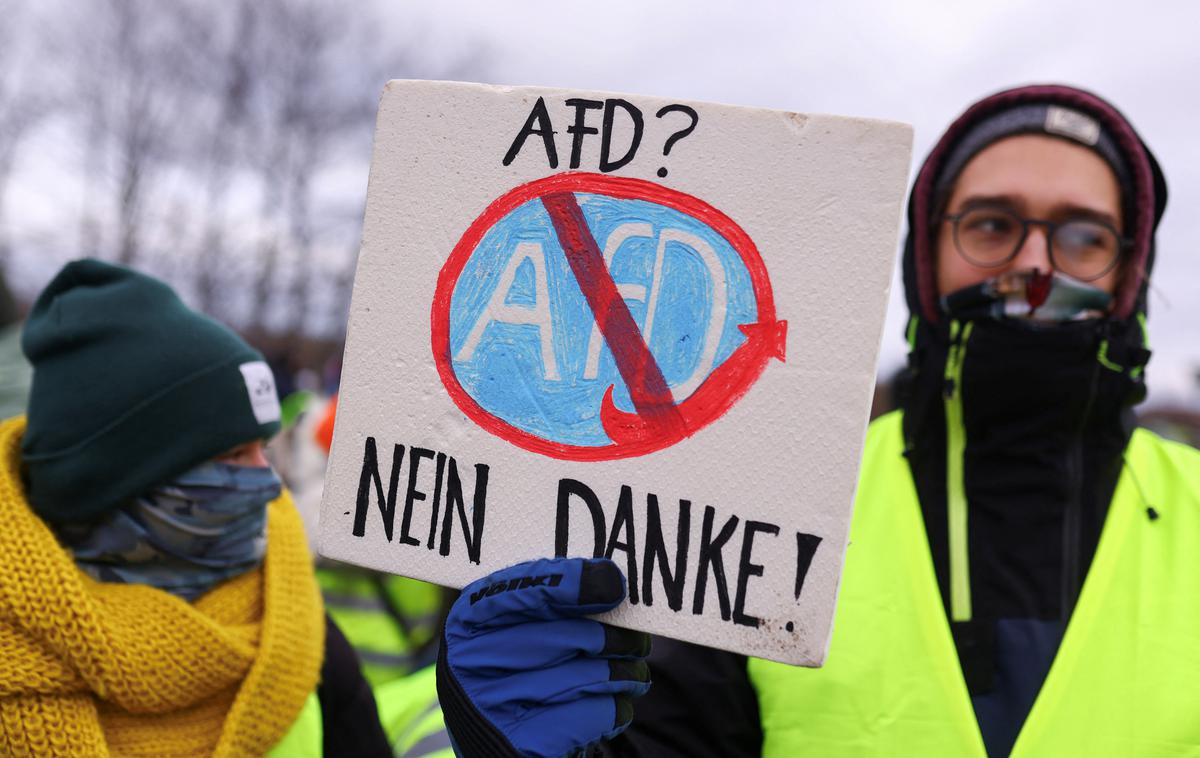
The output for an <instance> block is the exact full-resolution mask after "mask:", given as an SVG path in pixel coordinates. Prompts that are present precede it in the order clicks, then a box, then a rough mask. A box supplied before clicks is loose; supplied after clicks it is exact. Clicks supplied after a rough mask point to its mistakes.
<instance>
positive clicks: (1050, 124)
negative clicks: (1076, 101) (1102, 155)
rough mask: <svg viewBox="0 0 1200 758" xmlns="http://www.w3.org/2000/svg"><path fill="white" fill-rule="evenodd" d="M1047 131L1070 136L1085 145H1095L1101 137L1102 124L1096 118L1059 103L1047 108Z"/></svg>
mask: <svg viewBox="0 0 1200 758" xmlns="http://www.w3.org/2000/svg"><path fill="white" fill-rule="evenodd" d="M1046 131H1048V132H1050V133H1052V134H1061V135H1062V136H1064V137H1070V138H1071V139H1073V140H1076V141H1078V142H1082V143H1083V144H1085V145H1094V144H1096V141H1097V140H1099V139H1100V124H1098V123H1096V120H1095V119H1094V118H1092V117H1091V116H1088V115H1086V114H1083V113H1080V112H1079V111H1073V110H1071V109H1070V108H1062V107H1060V106H1057V105H1051V106H1050V107H1049V108H1047V109H1046Z"/></svg>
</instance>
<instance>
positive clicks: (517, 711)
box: [437, 558, 650, 758]
mask: <svg viewBox="0 0 1200 758" xmlns="http://www.w3.org/2000/svg"><path fill="white" fill-rule="evenodd" d="M624 599H625V580H624V577H622V576H621V571H620V569H618V568H617V566H616V564H614V563H613V562H612V561H610V560H607V559H595V560H590V559H583V558H557V559H553V560H550V559H547V560H537V561H528V562H526V563H519V564H517V565H515V566H510V567H508V568H506V569H503V570H502V571H497V572H496V573H494V574H492V575H491V576H488V577H485V578H484V579H480V580H479V581H477V582H474V583H473V584H470V585H468V586H467V587H466V588H465V589H464V590H463V592H462V595H461V596H460V597H459V598H458V600H457V601H456V602H455V603H454V605H453V607H451V609H450V614H449V616H448V617H447V618H446V628H445V632H444V633H443V639H442V646H441V651H440V652H439V654H438V662H437V690H438V699H439V700H440V701H441V704H442V713H443V715H444V717H445V720H446V727H447V728H448V729H449V731H450V734H451V736H452V738H453V741H454V747H455V752H456V753H458V755H459V756H466V757H467V758H475V757H476V756H487V757H488V758H491V757H492V756H536V757H537V758H558V757H559V756H564V755H570V754H572V753H575V752H577V751H582V750H586V749H587V748H588V747H590V746H592V745H594V744H596V743H598V742H599V741H601V740H604V739H608V738H610V737H612V736H614V735H616V734H618V733H620V732H621V731H622V730H623V729H625V727H627V726H629V722H630V720H632V718H633V698H635V697H637V696H639V695H642V694H644V693H645V692H646V690H648V689H649V688H650V670H649V667H648V666H647V665H646V662H645V661H644V660H642V659H643V658H644V657H645V656H646V655H647V653H649V652H650V637H649V635H647V634H644V633H642V632H634V631H630V630H627V629H618V628H617V627H614V626H609V625H608V624H602V623H600V622H599V621H594V620H592V619H589V618H584V617H585V616H587V615H588V614H593V613H600V612H602V611H607V610H610V609H612V608H615V607H617V606H618V605H620V603H621V601H622V600H624Z"/></svg>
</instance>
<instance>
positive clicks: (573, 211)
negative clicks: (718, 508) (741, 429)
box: [542, 192, 685, 435]
mask: <svg viewBox="0 0 1200 758" xmlns="http://www.w3.org/2000/svg"><path fill="white" fill-rule="evenodd" d="M542 204H543V205H544V206H546V211H547V212H548V213H549V214H550V220H551V222H552V223H553V224H554V231H555V232H556V233H557V234H558V241H559V243H560V244H561V245H562V248H563V252H564V253H565V254H566V257H567V261H568V262H569V263H570V264H571V271H572V273H574V274H575V281H576V282H578V283H579V289H580V290H582V292H583V296H584V297H585V298H586V299H587V302H588V306H589V307H591V309H592V314H593V316H594V317H595V319H596V324H597V325H598V326H599V327H600V333H601V334H602V335H603V336H604V341H605V342H606V343H607V344H608V349H609V350H611V351H612V354H613V359H614V360H615V361H616V364H617V370H618V371H619V372H621V378H622V379H624V380H625V386H627V387H628V388H629V398H630V399H631V400H632V401H633V406H634V408H636V409H637V414H638V416H640V417H641V418H642V419H643V420H644V421H646V422H649V424H650V425H651V426H653V427H655V428H656V429H657V430H658V431H660V432H666V433H675V434H681V435H682V434H684V433H685V425H684V420H683V417H682V416H681V415H680V413H679V409H678V408H676V407H675V398H674V397H673V396H672V395H671V389H670V387H668V386H667V380H666V378H665V377H663V374H662V370H661V369H659V367H658V362H657V361H655V360H654V356H653V355H652V354H651V353H650V346H649V345H647V344H646V341H645V340H644V339H642V331H641V329H639V328H638V325H637V322H636V321H634V320H633V314H631V313H630V312H629V306H628V305H626V304H625V299H624V298H623V297H621V295H620V293H618V292H617V285H616V283H615V282H614V281H613V278H612V274H611V273H609V270H608V266H607V265H605V263H604V255H603V254H601V252H600V247H599V246H598V245H597V244H596V240H595V238H593V237H592V233H591V230H590V229H588V225H587V221H586V220H585V219H584V217H583V210H582V209H581V208H580V207H579V203H578V202H577V201H576V200H575V195H574V194H573V193H570V192H555V193H552V194H548V195H544V196H543V197H542Z"/></svg>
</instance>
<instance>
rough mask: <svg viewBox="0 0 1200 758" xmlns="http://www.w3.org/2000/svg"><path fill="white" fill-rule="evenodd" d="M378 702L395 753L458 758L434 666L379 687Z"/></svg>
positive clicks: (417, 757) (399, 754)
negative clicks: (445, 715) (445, 716)
mask: <svg viewBox="0 0 1200 758" xmlns="http://www.w3.org/2000/svg"><path fill="white" fill-rule="evenodd" d="M375 702H376V705H377V706H378V707H379V721H380V723H382V724H383V731H384V732H386V733H387V737H388V743H389V744H391V746H392V754H393V755H396V756H405V757H406V758H420V757H421V756H430V757H431V758H454V751H453V749H452V748H451V747H450V734H449V733H448V732H447V731H446V722H445V721H443V720H442V709H441V706H440V705H439V703H438V699H437V677H436V675H435V670H434V667H433V666H427V667H426V668H423V669H421V670H420V671H416V672H414V673H412V674H411V675H409V676H406V677H404V678H403V679H397V680H395V681H392V682H388V683H387V684H384V685H382V686H380V687H378V688H376V690H375Z"/></svg>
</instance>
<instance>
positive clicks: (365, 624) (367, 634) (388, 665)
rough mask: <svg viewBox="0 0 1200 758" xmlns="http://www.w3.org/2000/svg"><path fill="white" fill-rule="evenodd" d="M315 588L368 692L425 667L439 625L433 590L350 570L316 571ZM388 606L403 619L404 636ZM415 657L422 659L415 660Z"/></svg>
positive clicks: (438, 598) (396, 578)
mask: <svg viewBox="0 0 1200 758" xmlns="http://www.w3.org/2000/svg"><path fill="white" fill-rule="evenodd" d="M317 582H318V583H319V584H320V586H321V594H322V596H323V597H324V599H325V610H326V611H327V612H328V613H329V615H330V616H331V617H332V618H333V620H334V622H335V623H336V624H337V625H338V628H339V629H341V630H342V633H343V634H345V635H346V639H347V640H348V641H349V642H350V645H351V646H352V647H353V648H354V650H355V652H356V653H357V654H358V657H359V660H360V662H361V664H362V670H363V674H364V676H366V678H367V681H368V682H370V684H371V686H372V687H377V686H379V685H380V684H382V683H384V682H387V681H390V680H392V679H396V678H397V677H401V676H404V675H406V674H408V673H409V672H411V671H413V670H414V669H416V668H420V667H421V666H424V665H426V664H428V663H429V662H430V660H431V659H432V650H433V648H432V647H431V644H430V643H431V640H432V639H433V638H434V636H436V634H437V633H438V627H439V625H440V623H441V590H440V589H439V588H438V587H436V586H434V585H431V584H427V583H425V582H421V581H417V580H415V579H406V578H404V577H400V576H386V575H378V576H376V575H373V574H372V573H371V572H368V571H366V570H364V569H360V568H357V567H351V566H321V567H318V569H317ZM385 592H386V593H387V597H384V596H383V593H385ZM389 604H390V605H391V606H392V607H393V608H394V609H395V610H396V611H397V612H399V613H400V614H403V617H404V621H405V623H406V624H407V625H408V630H407V634H406V631H405V629H403V628H402V627H401V626H400V624H399V623H398V622H397V620H396V619H395V618H394V617H393V615H392V612H391V611H390V610H389V608H388V606H389ZM420 651H424V653H423V657H424V658H425V659H422V655H418V653H419V652H420Z"/></svg>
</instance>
